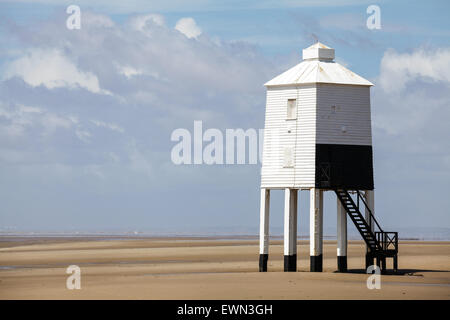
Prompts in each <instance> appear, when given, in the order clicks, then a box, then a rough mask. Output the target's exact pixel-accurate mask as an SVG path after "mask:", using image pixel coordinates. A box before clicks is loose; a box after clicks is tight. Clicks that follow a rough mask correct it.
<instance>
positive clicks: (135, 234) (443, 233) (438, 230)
mask: <svg viewBox="0 0 450 320" xmlns="http://www.w3.org/2000/svg"><path fill="white" fill-rule="evenodd" d="M205 229H206V228H205ZM208 229H211V228H208ZM213 229H214V228H213ZM220 229H221V228H215V231H209V232H208V231H206V230H197V231H193V230H190V231H189V230H184V231H181V230H178V231H174V230H173V231H170V230H165V231H161V230H160V231H157V230H133V229H128V230H65V231H64V230H20V231H19V230H5V229H0V237H7V236H17V237H20V236H38V237H45V236H49V237H53V236H54V237H58V236H61V237H71V236H74V237H83V236H86V237H89V236H92V237H96V236H99V237H109V236H111V237H114V236H119V237H121V236H123V237H125V238H139V237H144V238H145V237H199V238H201V237H213V238H220V237H225V238H227V237H230V238H239V237H249V238H254V239H259V234H258V230H254V228H240V231H239V228H235V230H236V231H233V230H229V229H233V228H222V230H220ZM223 229H227V230H226V231H225V230H223ZM245 229H247V231H245ZM252 229H253V230H252ZM327 229H328V230H326V229H325V230H324V235H323V237H324V240H332V239H335V238H336V233H332V232H331V231H330V229H331V228H327ZM395 230H396V231H398V232H399V239H400V240H429V241H433V240H436V241H450V228H446V227H410V228H408V227H406V228H405V227H404V228H401V227H398V228H396V229H395ZM270 237H271V238H274V239H282V237H283V229H282V228H281V227H280V228H272V230H271V234H270ZM297 238H298V239H309V233H307V232H299V234H298V237H297ZM348 239H349V240H361V241H362V240H363V239H362V238H361V236H360V234H359V233H358V232H357V230H356V229H355V230H353V228H352V229H349V233H348Z"/></svg>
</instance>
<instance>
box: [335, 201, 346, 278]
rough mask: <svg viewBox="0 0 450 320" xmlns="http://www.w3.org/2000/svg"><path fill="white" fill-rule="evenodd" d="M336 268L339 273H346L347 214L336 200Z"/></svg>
mask: <svg viewBox="0 0 450 320" xmlns="http://www.w3.org/2000/svg"><path fill="white" fill-rule="evenodd" d="M336 234H337V267H338V271H339V272H347V212H346V211H345V208H344V206H343V205H342V203H341V201H340V200H339V198H338V199H337V233H336Z"/></svg>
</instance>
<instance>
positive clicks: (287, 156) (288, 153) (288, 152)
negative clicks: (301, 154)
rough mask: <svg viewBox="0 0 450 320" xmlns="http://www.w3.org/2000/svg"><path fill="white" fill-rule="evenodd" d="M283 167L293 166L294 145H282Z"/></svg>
mask: <svg viewBox="0 0 450 320" xmlns="http://www.w3.org/2000/svg"><path fill="white" fill-rule="evenodd" d="M283 167H284V168H293V167H294V147H291V146H289V147H284V164H283Z"/></svg>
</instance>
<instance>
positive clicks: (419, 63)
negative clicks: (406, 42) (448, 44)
mask: <svg viewBox="0 0 450 320" xmlns="http://www.w3.org/2000/svg"><path fill="white" fill-rule="evenodd" d="M417 79H421V80H422V81H431V82H444V83H446V84H447V85H449V84H450V48H442V49H437V50H426V49H424V48H419V49H416V50H415V51H413V52H412V53H397V52H396V51H395V50H393V49H390V50H387V51H386V52H385V53H384V56H383V59H382V60H381V70H380V77H379V83H380V84H381V86H382V87H383V89H384V90H385V91H387V92H393V91H398V90H402V89H404V88H405V87H406V85H407V84H408V83H410V82H412V81H414V80H417Z"/></svg>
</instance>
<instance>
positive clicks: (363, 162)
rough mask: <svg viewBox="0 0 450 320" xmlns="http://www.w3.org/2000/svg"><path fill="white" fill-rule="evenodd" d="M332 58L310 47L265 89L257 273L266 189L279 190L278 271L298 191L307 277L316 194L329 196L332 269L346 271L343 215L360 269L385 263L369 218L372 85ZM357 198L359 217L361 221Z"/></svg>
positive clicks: (317, 212) (287, 264) (314, 243)
mask: <svg viewBox="0 0 450 320" xmlns="http://www.w3.org/2000/svg"><path fill="white" fill-rule="evenodd" d="M334 57H335V52H334V49H332V48H329V47H327V46H325V45H323V44H321V43H319V42H317V43H316V44H314V45H312V46H310V47H308V48H306V49H304V50H303V61H302V62H301V63H299V64H298V65H296V66H294V67H293V68H291V69H289V70H287V71H286V72H284V73H282V74H281V75H279V76H277V77H275V78H274V79H272V80H270V81H269V82H267V83H266V84H265V86H266V87H267V104H266V115H265V131H264V147H263V158H262V169H261V204H260V210H261V211H260V220H261V221H260V262H259V268H260V271H267V261H268V253H269V251H268V249H269V204H270V190H273V189H282V190H284V192H285V204H284V205H285V207H284V270H285V271H296V269H297V246H296V243H297V198H298V195H297V193H298V190H309V191H310V257H311V258H310V270H311V271H322V259H323V258H322V238H323V234H322V230H323V224H322V221H323V192H324V191H334V192H336V195H337V238H338V239H337V240H338V241H337V243H338V245H337V256H338V259H337V262H338V269H339V270H340V271H346V269H347V214H348V215H349V216H350V218H351V219H352V221H353V222H354V223H355V226H356V227H357V229H358V230H359V231H360V233H361V235H362V236H363V239H364V240H365V241H366V244H367V259H366V262H367V264H371V263H370V261H372V262H373V259H374V258H377V262H378V263H379V261H381V262H382V263H384V265H385V257H386V256H389V255H388V254H387V253H386V252H387V251H383V254H381V251H380V250H379V247H381V246H382V245H383V243H381V242H382V241H381V240H380V241H378V242H377V234H376V233H377V232H383V233H385V232H384V231H382V230H381V228H380V231H376V230H375V229H374V227H375V226H376V225H378V224H377V223H376V221H375V220H374V217H373V214H374V198H373V189H374V183H373V164H372V163H373V161H372V134H371V115H370V87H371V86H372V85H373V84H372V83H371V82H369V81H368V80H366V79H364V78H362V77H361V76H359V75H357V74H355V73H353V72H352V71H350V70H348V69H347V68H345V67H343V66H342V65H340V64H339V63H337V62H335V61H334ZM355 197H356V198H355ZM360 197H361V198H362V200H361V208H362V209H364V210H363V211H364V212H365V214H364V216H362V217H361V210H359V207H360V202H359V199H360ZM356 203H358V206H357V205H356ZM363 207H364V208H363ZM355 211H356V213H355V214H354V213H353V212H355ZM358 213H359V215H358ZM380 237H384V235H382V236H380ZM395 250H396V248H395ZM391 256H393V255H391ZM383 257H384V258H383ZM394 264H396V252H395V260H394ZM395 268H396V266H395Z"/></svg>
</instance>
